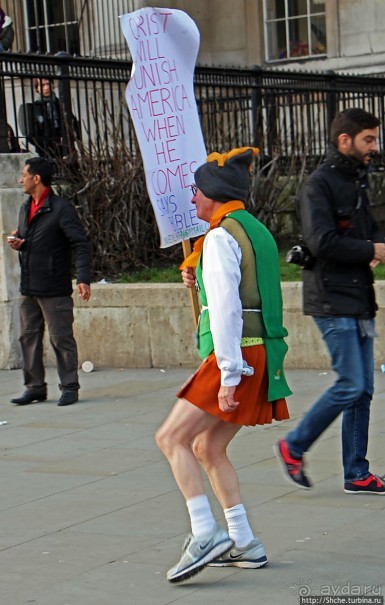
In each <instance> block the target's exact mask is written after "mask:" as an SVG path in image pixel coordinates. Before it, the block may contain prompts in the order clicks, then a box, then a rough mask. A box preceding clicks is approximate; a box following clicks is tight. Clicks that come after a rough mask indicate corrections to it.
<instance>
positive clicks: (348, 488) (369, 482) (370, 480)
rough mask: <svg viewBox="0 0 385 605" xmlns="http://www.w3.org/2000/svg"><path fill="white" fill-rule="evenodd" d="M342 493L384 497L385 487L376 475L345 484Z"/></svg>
mask: <svg viewBox="0 0 385 605" xmlns="http://www.w3.org/2000/svg"><path fill="white" fill-rule="evenodd" d="M344 492H345V493H346V494H375V495H376V496H385V485H384V483H383V481H382V480H381V479H380V478H379V477H376V475H369V477H367V478H366V479H358V480H357V481H350V482H347V483H345V485H344Z"/></svg>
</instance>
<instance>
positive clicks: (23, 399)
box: [11, 389, 47, 405]
mask: <svg viewBox="0 0 385 605" xmlns="http://www.w3.org/2000/svg"><path fill="white" fill-rule="evenodd" d="M46 399H47V393H36V391H32V389H28V391H25V392H24V393H23V394H22V395H21V396H20V397H15V398H14V399H11V403H16V404H17V405H28V404H29V403H33V402H34V401H45V400H46Z"/></svg>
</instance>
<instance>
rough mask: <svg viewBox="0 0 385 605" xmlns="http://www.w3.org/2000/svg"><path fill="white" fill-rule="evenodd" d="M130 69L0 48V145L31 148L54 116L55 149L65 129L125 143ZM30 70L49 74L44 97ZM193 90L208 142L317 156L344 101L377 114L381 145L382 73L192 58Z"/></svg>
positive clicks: (131, 142) (70, 134) (73, 135)
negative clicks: (216, 64)
mask: <svg viewBox="0 0 385 605" xmlns="http://www.w3.org/2000/svg"><path fill="white" fill-rule="evenodd" d="M130 70H131V63H130V62H128V61H116V60H114V61H113V60H106V59H91V58H83V57H72V56H68V55H65V54H61V53H59V54H58V55H55V56H52V55H40V54H22V53H10V52H7V53H1V55H0V150H1V151H2V152H7V151H12V149H11V147H12V145H11V144H12V143H13V145H14V148H15V149H16V148H17V147H20V148H21V150H28V149H29V148H31V149H32V150H35V149H36V148H37V144H39V142H38V139H39V137H40V140H41V141H42V142H43V147H44V145H47V141H48V142H49V141H50V140H51V139H52V137H53V138H55V137H56V138H58V136H59V135H58V133H57V132H56V133H55V128H56V130H58V124H59V123H60V127H61V133H60V145H61V147H62V152H63V153H66V151H67V149H68V147H69V146H71V145H72V143H73V141H74V139H78V140H81V141H82V143H83V145H86V146H89V145H92V146H94V148H95V149H98V148H100V147H101V146H105V145H108V144H109V143H110V142H111V141H112V140H113V138H114V137H116V136H119V137H123V138H124V139H125V140H126V141H127V143H128V146H129V147H131V148H134V147H135V134H134V130H133V127H132V124H131V122H130V118H129V115H128V110H127V106H126V103H125V99H124V91H125V88H126V85H127V82H128V80H129V77H130ZM38 80H40V81H44V80H49V82H50V83H51V84H50V86H51V101H49V100H47V99H44V98H43V97H42V95H41V91H40V90H39V89H37V88H36V86H37V84H36V81H38ZM195 94H196V101H197V106H198V112H199V115H200V119H201V124H202V130H203V134H204V138H205V141H206V146H207V149H208V150H209V151H211V150H213V149H216V150H224V149H228V148H230V147H234V146H243V145H255V146H257V147H259V148H260V150H261V155H262V157H263V156H267V157H272V156H274V155H277V154H279V155H281V156H283V157H287V158H293V157H294V158H295V157H303V156H307V157H319V156H322V154H324V152H325V150H326V147H327V142H328V129H329V124H330V122H331V120H332V119H333V117H334V115H335V114H336V113H337V112H338V111H340V110H341V109H344V108H346V107H349V106H359V107H362V108H364V109H367V110H368V111H371V112H372V113H374V114H376V115H377V117H379V119H380V120H381V124H382V125H381V128H380V141H379V142H380V148H381V149H383V148H384V142H385V141H384V138H385V137H384V133H385V130H384V129H385V116H384V112H385V105H384V96H385V78H383V77H367V76H347V75H339V74H335V73H333V72H329V73H323V74H322V73H316V74H313V73H304V72H300V73H296V72H290V71H272V70H264V69H261V68H255V69H247V70H245V69H235V68H233V69H228V68H212V67H197V68H196V71H195ZM54 97H56V100H54ZM55 120H56V122H55ZM12 135H13V137H12ZM40 144H42V143H40Z"/></svg>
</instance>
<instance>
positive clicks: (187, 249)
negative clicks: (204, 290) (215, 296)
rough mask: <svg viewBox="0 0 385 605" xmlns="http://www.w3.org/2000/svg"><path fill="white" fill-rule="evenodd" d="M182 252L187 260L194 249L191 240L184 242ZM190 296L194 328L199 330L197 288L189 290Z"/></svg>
mask: <svg viewBox="0 0 385 605" xmlns="http://www.w3.org/2000/svg"><path fill="white" fill-rule="evenodd" d="M182 250H183V258H187V257H188V256H189V255H190V254H191V252H192V249H191V242H190V240H189V239H186V240H183V241H182ZM189 294H190V302H191V310H192V314H193V320H194V326H195V328H197V326H198V318H199V313H200V308H199V300H198V292H197V291H196V288H189Z"/></svg>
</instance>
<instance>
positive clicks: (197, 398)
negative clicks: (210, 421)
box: [177, 344, 290, 426]
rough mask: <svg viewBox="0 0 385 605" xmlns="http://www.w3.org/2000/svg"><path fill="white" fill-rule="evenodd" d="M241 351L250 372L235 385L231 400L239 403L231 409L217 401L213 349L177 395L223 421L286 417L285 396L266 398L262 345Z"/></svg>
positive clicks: (268, 421) (218, 378)
mask: <svg viewBox="0 0 385 605" xmlns="http://www.w3.org/2000/svg"><path fill="white" fill-rule="evenodd" d="M242 355H243V358H244V359H245V361H246V362H247V364H248V365H249V366H252V367H253V368H254V374H253V376H242V379H241V382H240V383H239V385H238V386H237V388H236V390H235V394H234V400H235V401H239V402H240V404H239V406H238V407H237V408H236V409H235V410H234V411H233V412H222V411H221V410H220V409H219V404H218V391H219V388H220V385H221V372H220V370H219V368H218V365H217V360H216V357H215V354H214V353H211V355H209V357H207V358H206V359H205V360H204V361H203V362H202V364H201V365H200V367H199V368H198V370H197V371H196V372H195V374H193V375H192V376H191V378H189V380H188V381H187V382H186V383H185V384H184V385H183V386H182V388H181V389H180V390H179V392H178V393H177V397H178V398H179V399H186V400H187V401H189V402H190V403H192V404H193V405H196V406H197V407H198V408H201V409H202V410H204V411H205V412H207V413H208V414H211V415H212V416H217V417H218V418H220V419H221V420H224V421H225V422H231V423H232V424H240V425H243V426H255V425H256V424H271V422H272V421H273V420H288V419H289V418H290V416H289V411H288V408H287V404H286V400H285V399H277V400H276V401H270V402H269V401H268V400H267V387H268V379H267V369H266V353H265V347H264V345H262V344H261V345H255V346H251V347H242Z"/></svg>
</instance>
